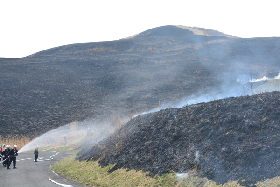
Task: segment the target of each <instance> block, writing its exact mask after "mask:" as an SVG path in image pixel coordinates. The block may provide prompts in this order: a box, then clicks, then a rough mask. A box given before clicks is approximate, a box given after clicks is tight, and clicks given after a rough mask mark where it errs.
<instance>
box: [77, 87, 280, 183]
mask: <svg viewBox="0 0 280 187" xmlns="http://www.w3.org/2000/svg"><path fill="white" fill-rule="evenodd" d="M279 106H280V92H271V93H265V94H260V95H253V96H241V97H237V98H233V97H232V98H226V99H223V100H216V101H211V102H209V103H199V104H195V105H190V106H186V107H184V108H180V109H165V110H161V111H159V112H157V113H153V114H147V115H143V116H138V117H136V118H134V119H132V120H131V121H129V122H128V123H127V124H126V125H125V126H124V127H123V128H122V129H120V130H119V131H118V132H116V133H115V134H114V135H113V136H110V137H109V138H107V139H105V140H103V141H102V142H100V143H99V144H98V145H95V146H93V147H92V149H91V150H90V151H87V152H86V151H83V150H82V151H81V152H80V153H79V154H78V155H79V159H81V160H84V159H93V160H97V159H100V161H99V163H100V165H102V166H104V165H108V164H109V163H114V164H116V165H115V167H114V168H113V169H117V168H122V167H124V168H128V169H131V168H134V169H143V170H144V171H149V172H150V173H151V175H155V174H163V173H166V172H168V171H170V170H173V171H175V172H188V170H190V169H194V168H196V169H197V171H199V173H200V174H201V175H204V176H207V177H208V178H209V179H212V180H214V181H216V182H218V183H224V182H226V181H229V180H241V179H242V180H246V181H248V182H249V183H254V182H256V181H259V180H262V179H264V178H271V177H274V176H278V175H280V162H279V158H280V136H279V135H280V126H279V124H280V123H279V122H280V121H279V116H280V108H279Z"/></svg>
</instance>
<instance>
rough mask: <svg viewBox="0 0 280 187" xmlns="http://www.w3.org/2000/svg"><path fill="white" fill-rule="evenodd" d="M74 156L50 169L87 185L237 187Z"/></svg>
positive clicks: (231, 183)
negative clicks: (151, 175) (151, 173)
mask: <svg viewBox="0 0 280 187" xmlns="http://www.w3.org/2000/svg"><path fill="white" fill-rule="evenodd" d="M75 156H76V155H73V156H71V157H68V158H65V159H63V160H61V161H59V162H57V163H56V165H53V166H52V167H51V169H52V170H55V171H56V172H58V173H60V174H62V175H64V176H65V177H66V178H69V179H71V180H75V181H78V182H80V183H82V184H84V185H87V186H176V187H183V186H207V187H216V186H219V187H223V186H224V187H237V186H240V185H239V184H238V182H237V181H233V182H229V183H226V184H224V185H217V184H216V183H215V182H214V181H211V180H208V179H207V178H199V177H198V176H197V175H196V174H195V173H189V174H188V176H187V177H185V178H183V179H180V180H179V179H178V178H177V177H176V175H175V173H169V174H164V175H162V176H158V175H156V176H154V177H150V176H148V173H146V172H143V171H136V170H126V169H118V170H116V171H114V172H111V173H110V172H108V171H109V170H110V169H111V168H112V167H113V166H114V165H109V166H107V167H100V166H99V165H98V161H88V162H86V161H77V160H75Z"/></svg>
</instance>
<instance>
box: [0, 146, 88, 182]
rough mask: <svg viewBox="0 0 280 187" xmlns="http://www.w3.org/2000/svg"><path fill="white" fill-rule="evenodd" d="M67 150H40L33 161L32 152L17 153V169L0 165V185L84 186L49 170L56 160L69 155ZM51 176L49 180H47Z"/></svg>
mask: <svg viewBox="0 0 280 187" xmlns="http://www.w3.org/2000/svg"><path fill="white" fill-rule="evenodd" d="M71 155H72V153H69V152H54V151H48V152H40V153H39V158H40V159H39V160H38V162H34V154H33V152H32V153H19V156H17V169H13V166H12V164H13V163H12V164H11V166H10V168H11V169H7V168H6V167H4V166H3V165H2V164H1V165H0V186H3V187H6V186H7V187H8V186H9V187H10V186H13V187H25V186H26V187H38V186H43V187H48V186H50V187H59V186H64V187H70V186H73V187H76V186H77V187H84V186H85V185H82V184H80V183H78V182H76V181H71V180H68V179H66V178H64V177H63V176H60V175H58V174H56V173H55V172H53V171H52V170H50V166H51V165H53V164H55V162H57V161H58V160H61V159H63V158H65V157H69V156H71ZM49 178H51V180H49Z"/></svg>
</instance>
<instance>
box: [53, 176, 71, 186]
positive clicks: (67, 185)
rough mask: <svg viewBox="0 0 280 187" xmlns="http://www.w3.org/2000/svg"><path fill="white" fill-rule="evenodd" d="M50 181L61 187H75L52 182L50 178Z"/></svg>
mask: <svg viewBox="0 0 280 187" xmlns="http://www.w3.org/2000/svg"><path fill="white" fill-rule="evenodd" d="M49 180H50V181H51V182H53V183H55V184H57V185H59V186H63V187H73V186H72V185H67V184H61V183H58V182H56V181H54V180H52V179H51V178H49Z"/></svg>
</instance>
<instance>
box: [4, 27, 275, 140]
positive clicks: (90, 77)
mask: <svg viewBox="0 0 280 187" xmlns="http://www.w3.org/2000/svg"><path fill="white" fill-rule="evenodd" d="M196 30H198V31H199V32H200V34H199V35H198V34H195V33H196V32H193V29H182V28H179V27H177V26H164V27H158V28H154V29H150V30H147V31H145V32H143V33H140V34H138V35H137V36H134V37H130V38H128V39H122V40H118V41H110V42H94V43H84V44H72V45H66V46H61V47H56V48H52V49H49V50H45V51H41V52H38V53H35V54H33V55H30V56H28V57H26V58H21V59H3V58H2V59H0V111H1V117H0V135H8V134H26V135H27V134H28V135H30V136H35V135H40V134H42V133H44V132H47V131H48V130H51V129H54V128H56V127H59V126H62V125H66V124H67V123H70V122H73V121H83V120H85V119H91V118H94V119H100V120H103V119H105V118H106V120H107V121H109V122H110V121H113V118H114V117H112V116H116V113H120V114H121V115H123V116H128V117H131V116H133V115H135V114H139V113H142V112H144V111H147V110H150V109H153V108H156V107H159V105H160V104H162V103H168V102H171V101H178V100H181V99H182V98H185V97H188V96H191V95H199V94H207V93H209V92H212V93H213V92H214V93H221V92H224V91H227V90H230V89H234V91H232V93H230V94H232V95H236V93H237V94H239V95H241V94H242V95H246V94H248V91H247V92H245V91H244V87H245V85H244V84H247V82H248V78H261V77H263V76H267V77H270V78H272V77H274V76H276V75H278V73H279V69H280V63H279V60H280V51H279V50H280V38H277V37H275V38H252V39H243V38H232V37H228V36H226V35H223V34H220V33H219V32H214V31H213V32H211V30H203V29H201V30H199V29H196ZM201 33H205V34H201ZM211 33H213V35H211ZM237 79H240V80H241V79H245V81H244V80H243V81H239V82H237V81H236V80H237ZM246 81H247V82H246ZM247 87H249V86H248V84H247ZM240 93H241V94H240ZM7 126H9V131H6V130H5V129H6V127H7Z"/></svg>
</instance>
